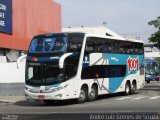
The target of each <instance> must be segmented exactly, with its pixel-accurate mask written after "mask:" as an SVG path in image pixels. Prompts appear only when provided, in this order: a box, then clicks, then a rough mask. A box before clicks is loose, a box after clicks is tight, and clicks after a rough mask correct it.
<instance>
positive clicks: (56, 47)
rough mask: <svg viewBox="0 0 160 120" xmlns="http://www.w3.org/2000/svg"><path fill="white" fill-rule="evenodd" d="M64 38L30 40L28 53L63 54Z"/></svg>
mask: <svg viewBox="0 0 160 120" xmlns="http://www.w3.org/2000/svg"><path fill="white" fill-rule="evenodd" d="M66 40H67V38H66V37H49V38H35V39H33V40H32V43H31V46H30V49H29V52H30V53H48V52H65V50H66V44H67V41H66Z"/></svg>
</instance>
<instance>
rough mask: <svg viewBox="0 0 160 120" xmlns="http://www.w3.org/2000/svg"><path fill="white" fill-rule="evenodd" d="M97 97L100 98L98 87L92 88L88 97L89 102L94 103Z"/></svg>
mask: <svg viewBox="0 0 160 120" xmlns="http://www.w3.org/2000/svg"><path fill="white" fill-rule="evenodd" d="M97 96H98V89H97V87H96V86H94V85H93V86H92V87H91V91H90V93H89V95H88V101H94V100H96V99H97Z"/></svg>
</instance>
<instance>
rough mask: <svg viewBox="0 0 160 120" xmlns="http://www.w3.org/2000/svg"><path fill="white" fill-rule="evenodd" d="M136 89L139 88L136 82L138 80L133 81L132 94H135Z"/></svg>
mask: <svg viewBox="0 0 160 120" xmlns="http://www.w3.org/2000/svg"><path fill="white" fill-rule="evenodd" d="M136 90H137V84H136V81H133V82H132V88H131V94H134V93H135V91H136Z"/></svg>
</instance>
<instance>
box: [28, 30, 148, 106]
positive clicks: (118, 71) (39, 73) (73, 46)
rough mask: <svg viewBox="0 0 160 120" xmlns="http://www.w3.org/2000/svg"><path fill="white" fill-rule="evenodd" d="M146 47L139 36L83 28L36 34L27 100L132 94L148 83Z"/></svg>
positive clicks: (92, 97) (79, 99)
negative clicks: (126, 35)
mask: <svg viewBox="0 0 160 120" xmlns="http://www.w3.org/2000/svg"><path fill="white" fill-rule="evenodd" d="M143 59H144V50H143V43H142V42H141V41H139V40H127V39H125V38H121V39H118V38H115V37H113V36H100V35H95V34H90V33H83V32H75V33H74V32H70V33H69V32H68V33H67V32H66V33H53V34H44V35H37V36H35V37H34V38H33V40H32V42H31V44H30V48H29V51H28V55H27V59H26V79H25V84H26V85H25V96H26V99H27V100H32V99H33V100H43V101H44V102H46V103H50V102H51V101H54V100H67V99H77V101H78V102H79V103H84V102H86V101H93V100H95V99H96V98H97V96H98V95H104V94H110V93H118V92H124V93H125V94H126V95H129V94H133V93H134V92H135V90H137V89H140V88H142V87H143V86H144V83H145V80H144V79H145V78H144V67H143Z"/></svg>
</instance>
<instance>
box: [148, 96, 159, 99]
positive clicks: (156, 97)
mask: <svg viewBox="0 0 160 120" xmlns="http://www.w3.org/2000/svg"><path fill="white" fill-rule="evenodd" d="M158 98H160V96H155V97H151V98H149V99H150V100H155V99H158Z"/></svg>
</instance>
